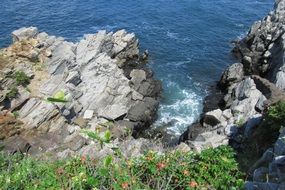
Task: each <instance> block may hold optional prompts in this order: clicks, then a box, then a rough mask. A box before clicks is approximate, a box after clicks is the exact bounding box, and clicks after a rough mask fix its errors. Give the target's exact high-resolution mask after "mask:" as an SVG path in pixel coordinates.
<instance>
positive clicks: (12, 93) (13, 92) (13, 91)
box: [6, 87, 19, 100]
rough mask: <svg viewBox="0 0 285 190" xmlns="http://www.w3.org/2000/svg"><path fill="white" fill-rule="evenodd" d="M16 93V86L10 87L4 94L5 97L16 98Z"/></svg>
mask: <svg viewBox="0 0 285 190" xmlns="http://www.w3.org/2000/svg"><path fill="white" fill-rule="evenodd" d="M18 93H19V92H18V89H17V88H16V87H12V88H11V89H9V92H8V93H7V94H6V97H7V98H9V99H10V100H11V99H13V98H16V97H17V95H18Z"/></svg>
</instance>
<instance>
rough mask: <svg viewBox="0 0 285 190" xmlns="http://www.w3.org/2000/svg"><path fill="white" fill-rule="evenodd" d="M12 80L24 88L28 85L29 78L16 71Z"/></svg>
mask: <svg viewBox="0 0 285 190" xmlns="http://www.w3.org/2000/svg"><path fill="white" fill-rule="evenodd" d="M13 78H14V79H15V80H16V84H17V85H18V86H19V85H22V86H26V85H28V84H29V83H30V78H29V77H28V76H27V75H26V73H24V72H23V71H16V72H15V73H14V74H13Z"/></svg>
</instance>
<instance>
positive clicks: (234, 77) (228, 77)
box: [220, 63, 244, 87]
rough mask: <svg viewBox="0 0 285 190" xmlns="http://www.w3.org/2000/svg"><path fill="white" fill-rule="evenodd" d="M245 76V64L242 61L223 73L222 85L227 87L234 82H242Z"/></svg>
mask: <svg viewBox="0 0 285 190" xmlns="http://www.w3.org/2000/svg"><path fill="white" fill-rule="evenodd" d="M243 76H244V72H243V65H242V64H241V63H235V64H233V65H231V66H230V67H229V68H228V69H226V71H225V72H224V73H223V75H222V78H221V80H220V85H222V86H225V87H227V86H229V85H231V84H233V83H236V82H240V81H241V80H242V78H243Z"/></svg>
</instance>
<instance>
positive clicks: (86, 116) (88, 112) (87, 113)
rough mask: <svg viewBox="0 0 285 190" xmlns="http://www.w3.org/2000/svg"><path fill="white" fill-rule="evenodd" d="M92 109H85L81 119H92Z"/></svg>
mask: <svg viewBox="0 0 285 190" xmlns="http://www.w3.org/2000/svg"><path fill="white" fill-rule="evenodd" d="M93 114H94V110H86V111H85V112H84V115H83V119H92V117H93Z"/></svg>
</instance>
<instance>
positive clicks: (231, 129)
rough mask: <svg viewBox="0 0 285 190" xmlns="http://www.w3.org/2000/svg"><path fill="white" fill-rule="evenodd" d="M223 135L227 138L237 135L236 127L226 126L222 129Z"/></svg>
mask: <svg viewBox="0 0 285 190" xmlns="http://www.w3.org/2000/svg"><path fill="white" fill-rule="evenodd" d="M224 132H225V135H227V136H228V137H232V136H234V135H236V134H237V133H238V126H236V125H227V127H226V128H225V129H224Z"/></svg>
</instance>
